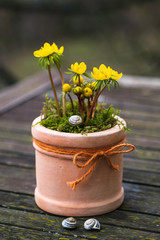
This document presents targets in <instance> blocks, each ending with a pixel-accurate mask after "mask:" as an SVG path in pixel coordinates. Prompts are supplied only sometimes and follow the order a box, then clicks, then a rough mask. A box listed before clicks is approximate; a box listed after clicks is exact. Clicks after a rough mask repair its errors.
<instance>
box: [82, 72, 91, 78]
mask: <svg viewBox="0 0 160 240" xmlns="http://www.w3.org/2000/svg"><path fill="white" fill-rule="evenodd" d="M82 75H84V76H85V77H88V78H90V79H92V77H91V76H90V75H89V74H87V73H83V74H82Z"/></svg>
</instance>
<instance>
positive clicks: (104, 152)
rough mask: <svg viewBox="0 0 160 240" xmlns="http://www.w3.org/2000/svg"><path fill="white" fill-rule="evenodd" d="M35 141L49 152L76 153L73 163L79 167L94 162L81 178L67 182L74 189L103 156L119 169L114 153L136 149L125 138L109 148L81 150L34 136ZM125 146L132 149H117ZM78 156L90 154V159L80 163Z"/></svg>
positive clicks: (115, 168)
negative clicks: (112, 157)
mask: <svg viewBox="0 0 160 240" xmlns="http://www.w3.org/2000/svg"><path fill="white" fill-rule="evenodd" d="M33 141H34V143H35V144H36V145H37V146H38V147H40V148H42V149H44V150H46V151H49V152H55V153H60V154H69V155H70V154H72V155H74V157H73V163H74V165H75V166H76V167H78V168H85V167H87V166H88V165H89V164H90V163H92V165H91V167H90V168H89V170H88V171H87V172H86V173H85V174H84V175H83V176H82V177H80V178H79V179H77V180H75V181H72V182H67V185H69V186H71V188H72V189H73V190H75V188H76V186H77V184H79V183H80V182H81V181H82V180H83V179H84V178H85V177H87V176H88V175H89V174H90V173H91V172H92V171H93V170H94V169H95V167H96V166H97V164H98V163H99V161H100V160H101V158H102V157H103V156H105V157H106V159H107V160H108V162H109V164H110V166H111V167H112V168H113V169H114V170H117V171H118V170H119V167H118V165H115V164H113V162H112V160H111V157H110V156H112V155H114V154H120V153H128V152H132V151H133V150H134V149H135V146H134V145H132V144H128V143H122V142H124V141H125V138H124V139H123V140H122V141H121V142H120V143H118V144H117V145H114V146H112V147H109V148H103V149H102V148H101V149H97V150H92V151H91V150H89V149H87V150H82V151H79V150H78V149H65V148H58V147H56V146H52V145H49V144H45V143H43V142H40V141H39V140H37V139H35V138H33ZM123 147H130V149H128V150H117V149H118V148H123ZM78 156H90V158H89V159H88V161H86V162H85V163H84V164H82V165H81V164H78V162H77V158H78Z"/></svg>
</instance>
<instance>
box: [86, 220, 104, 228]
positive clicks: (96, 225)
mask: <svg viewBox="0 0 160 240" xmlns="http://www.w3.org/2000/svg"><path fill="white" fill-rule="evenodd" d="M84 228H85V229H86V230H91V229H97V230H99V229H100V222H99V221H98V220H97V219H95V218H90V219H88V220H87V221H85V223H84Z"/></svg>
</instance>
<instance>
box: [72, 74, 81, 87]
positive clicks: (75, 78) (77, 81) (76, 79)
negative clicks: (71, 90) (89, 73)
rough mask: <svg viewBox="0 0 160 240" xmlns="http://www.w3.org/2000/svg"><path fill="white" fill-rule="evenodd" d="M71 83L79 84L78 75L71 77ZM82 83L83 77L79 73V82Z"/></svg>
mask: <svg viewBox="0 0 160 240" xmlns="http://www.w3.org/2000/svg"><path fill="white" fill-rule="evenodd" d="M73 83H74V84H76V85H79V77H78V76H75V77H74V78H73ZM82 83H83V77H82V76H81V75H80V84H82Z"/></svg>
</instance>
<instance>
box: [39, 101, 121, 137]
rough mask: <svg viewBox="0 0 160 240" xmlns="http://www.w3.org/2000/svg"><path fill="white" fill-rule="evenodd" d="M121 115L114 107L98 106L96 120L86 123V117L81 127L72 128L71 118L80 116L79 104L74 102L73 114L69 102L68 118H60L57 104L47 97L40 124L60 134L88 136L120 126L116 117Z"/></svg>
mask: <svg viewBox="0 0 160 240" xmlns="http://www.w3.org/2000/svg"><path fill="white" fill-rule="evenodd" d="M85 111H87V106H85ZM119 113H120V111H119V110H115V109H114V108H113V106H112V105H110V106H109V107H108V108H106V105H105V104H98V106H97V110H96V112H95V116H94V119H89V120H88V121H86V119H85V117H83V122H82V124H81V125H80V126H71V125H70V124H69V122H68V119H69V117H70V116H72V115H80V113H79V111H78V102H77V101H76V100H75V101H74V112H72V107H71V104H70V103H69V102H67V104H66V116H65V117H61V118H60V117H59V116H58V114H57V111H56V105H55V102H54V101H52V100H51V99H48V96H46V102H44V107H43V109H42V114H43V115H44V119H43V120H41V122H40V124H41V125H42V126H44V127H46V128H49V129H52V130H56V131H60V132H69V133H81V134H87V133H93V132H99V131H103V130H107V129H110V128H112V127H114V126H115V125H116V124H120V122H119V120H117V119H115V116H117V115H119ZM84 116H86V114H84ZM124 128H125V127H124Z"/></svg>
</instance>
